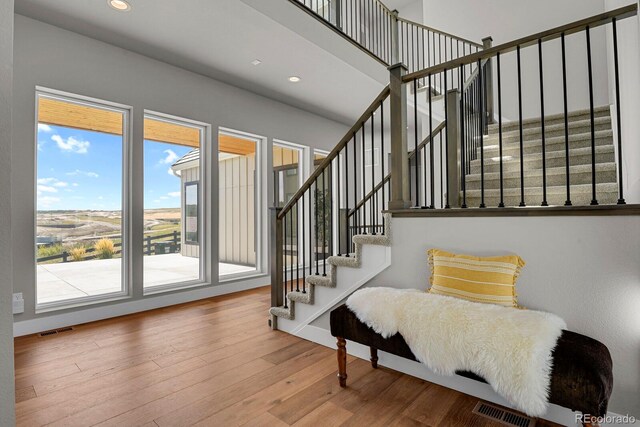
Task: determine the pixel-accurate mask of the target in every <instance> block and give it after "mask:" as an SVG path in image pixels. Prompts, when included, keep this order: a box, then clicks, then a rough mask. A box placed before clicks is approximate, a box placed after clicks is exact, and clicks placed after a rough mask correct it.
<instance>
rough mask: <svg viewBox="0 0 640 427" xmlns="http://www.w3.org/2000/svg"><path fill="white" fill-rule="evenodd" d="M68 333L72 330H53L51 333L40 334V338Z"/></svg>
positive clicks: (69, 328) (70, 328)
mask: <svg viewBox="0 0 640 427" xmlns="http://www.w3.org/2000/svg"><path fill="white" fill-rule="evenodd" d="M69 331H73V328H72V327H68V328H60V329H53V330H51V331H45V332H40V336H41V337H48V336H49V335H56V334H61V333H63V332H69Z"/></svg>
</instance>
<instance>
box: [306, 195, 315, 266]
mask: <svg viewBox="0 0 640 427" xmlns="http://www.w3.org/2000/svg"><path fill="white" fill-rule="evenodd" d="M308 193H309V195H308V197H309V210H308V213H307V216H308V218H309V221H308V222H309V227H308V229H309V275H310V276H311V275H312V274H313V239H314V237H313V223H314V222H313V209H314V208H313V200H312V196H313V194H314V193H313V187H312V186H309V191H308Z"/></svg>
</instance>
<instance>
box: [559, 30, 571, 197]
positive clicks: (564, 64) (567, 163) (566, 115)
mask: <svg viewBox="0 0 640 427" xmlns="http://www.w3.org/2000/svg"><path fill="white" fill-rule="evenodd" d="M561 44H562V95H563V100H564V158H565V168H566V175H567V199H566V200H565V202H564V205H565V206H571V175H570V168H571V165H570V161H569V111H568V106H567V57H566V50H565V41H564V33H562V36H561Z"/></svg>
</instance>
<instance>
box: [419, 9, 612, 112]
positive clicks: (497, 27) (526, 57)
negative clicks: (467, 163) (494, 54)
mask: <svg viewBox="0 0 640 427" xmlns="http://www.w3.org/2000/svg"><path fill="white" fill-rule="evenodd" d="M423 1H424V24H425V25H428V26H431V27H434V28H436V29H439V30H442V31H445V32H448V33H451V34H455V35H457V36H460V37H463V38H466V39H469V40H473V41H476V42H478V43H480V42H481V40H482V39H483V38H485V37H487V36H491V37H492V38H493V44H494V46H495V45H498V44H501V43H505V42H509V41H512V40H515V39H518V38H520V37H525V36H529V35H532V34H535V33H537V32H540V31H544V30H547V29H550V28H554V27H557V26H560V25H564V24H567V23H570V22H573V21H576V20H578V19H582V18H586V17H589V16H592V15H596V14H598V13H602V12H603V11H604V0H564V1H556V0H540V1H535V2H532V1H527V0H516V1H514V0H485V1H476V0H458V1H455V2H452V1H446V0H423ZM591 37H592V39H591V43H592V53H593V82H594V98H595V105H596V106H601V105H608V104H609V97H608V89H607V87H608V83H607V78H608V77H607V65H606V62H605V61H602V60H601V59H602V58H603V57H604V54H605V52H606V47H605V42H606V38H605V32H604V30H603V29H602V28H597V29H594V30H592V36H591ZM560 52H561V50H560V41H559V40H557V41H552V42H548V43H544V44H543V55H544V57H543V64H544V78H545V79H544V88H545V114H553V113H560V112H562V106H563V103H562V74H561V73H562V68H561V54H560ZM501 62H502V86H503V117H504V118H506V119H510V120H514V119H517V117H518V105H517V94H518V92H517V69H516V61H515V52H514V53H509V54H506V55H504V56H503V58H502V61H501ZM586 64H587V59H586V42H585V35H584V33H578V34H576V35H572V36H568V37H567V73H568V91H569V97H568V98H569V110H570V111H573V110H578V109H585V108H588V105H589V92H588V80H587V72H586V70H587V68H586ZM494 68H495V65H494ZM496 78H497V77H495V76H494V80H495V79H496ZM496 84H497V83H496ZM496 87H497V86H496ZM539 91H540V88H539V73H538V49H537V47H536V46H534V47H528V48H525V49H523V50H522V97H523V104H524V105H523V116H524V117H525V118H528V117H539V116H540V101H539V100H540V93H539ZM495 99H496V103H497V89H496V92H495ZM496 114H497V107H496Z"/></svg>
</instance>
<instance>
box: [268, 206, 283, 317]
mask: <svg viewBox="0 0 640 427" xmlns="http://www.w3.org/2000/svg"><path fill="white" fill-rule="evenodd" d="M281 211H282V208H279V207H272V208H269V214H270V221H269V225H270V226H269V229H270V236H269V237H270V239H269V242H270V246H271V247H270V249H271V250H270V253H271V266H270V267H271V307H280V306H282V305H283V304H284V293H283V291H282V267H283V263H282V255H283V251H284V248H283V246H282V245H283V239H282V237H283V236H282V220H281V219H278V215H279V214H280V212H281ZM271 327H272V328H274V329H275V328H276V325H271Z"/></svg>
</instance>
